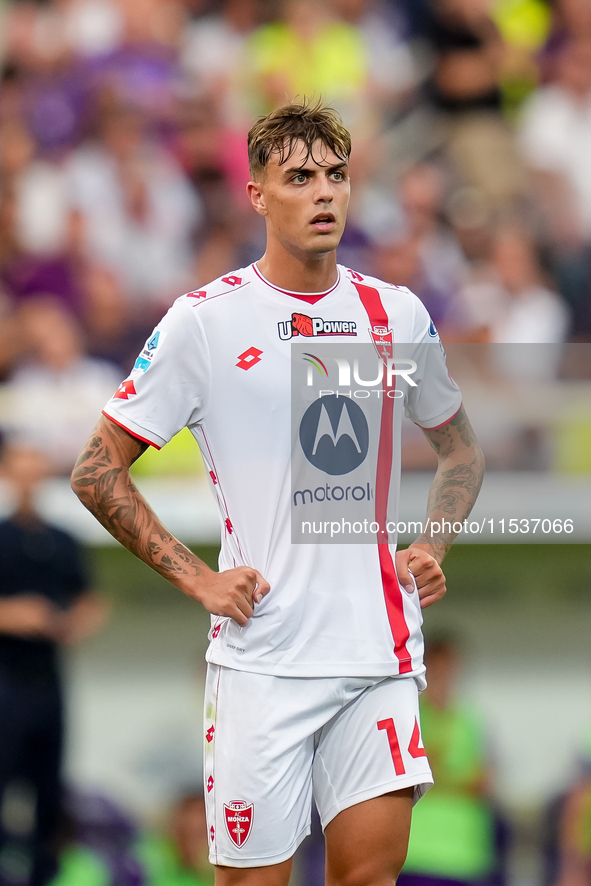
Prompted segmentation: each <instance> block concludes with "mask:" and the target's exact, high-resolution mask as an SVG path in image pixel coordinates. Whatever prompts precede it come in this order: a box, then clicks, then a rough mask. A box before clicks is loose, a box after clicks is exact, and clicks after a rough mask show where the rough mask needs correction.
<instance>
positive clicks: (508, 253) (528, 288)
mask: <svg viewBox="0 0 591 886" xmlns="http://www.w3.org/2000/svg"><path fill="white" fill-rule="evenodd" d="M482 277H483V278H484V279H482V278H481V279H480V280H479V281H478V282H476V281H473V282H472V283H471V284H468V285H466V287H465V288H464V291H463V297H464V302H463V304H464V308H465V311H466V314H465V316H464V318H463V321H464V324H465V326H467V327H468V328H470V327H472V328H483V327H484V328H486V329H487V330H488V332H487V335H486V337H487V340H488V341H491V342H496V343H501V342H505V343H508V344H511V343H522V344H525V343H530V344H534V343H546V344H550V343H557V342H562V341H564V340H565V338H566V336H567V333H568V328H569V312H568V309H567V308H566V306H565V304H564V302H563V300H562V299H561V298H560V296H559V295H558V294H557V293H556V292H554V291H552V290H551V289H550V288H549V287H548V286H547V285H546V284H545V280H544V277H543V274H542V270H541V268H540V265H539V262H538V258H537V255H536V251H535V247H534V244H533V243H532V241H531V239H530V238H529V237H528V235H527V234H525V233H524V232H522V231H520V230H518V229H514V230H511V229H510V228H509V229H505V230H501V231H500V232H499V233H498V234H497V236H496V238H495V240H494V241H493V244H492V250H491V264H490V266H489V269H488V280H486V277H485V274H484V271H483V272H482Z"/></svg>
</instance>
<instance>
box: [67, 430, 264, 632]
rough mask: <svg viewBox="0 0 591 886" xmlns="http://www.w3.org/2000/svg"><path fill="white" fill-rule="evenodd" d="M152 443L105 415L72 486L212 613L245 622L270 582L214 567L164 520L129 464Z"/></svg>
mask: <svg viewBox="0 0 591 886" xmlns="http://www.w3.org/2000/svg"><path fill="white" fill-rule="evenodd" d="M147 448H148V444H147V443H142V442H141V441H139V440H137V439H136V438H135V437H132V435H131V434H128V433H127V431H125V430H123V429H122V428H120V427H118V426H117V425H116V424H115V423H114V422H112V421H111V420H110V419H108V418H106V417H105V416H103V417H101V419H100V421H99V423H98V424H97V426H96V428H95V429H94V432H93V434H92V436H91V437H90V439H89V441H88V443H87V444H86V447H85V449H84V451H83V452H82V453H81V455H80V457H79V459H78V461H77V462H76V467H75V468H74V471H73V472H72V489H73V490H74V492H75V493H76V495H77V496H78V498H79V499H80V501H81V502H82V504H83V505H84V506H85V507H86V508H88V510H89V511H90V512H91V513H92V514H94V516H95V517H96V518H97V520H98V521H99V522H100V523H102V525H103V526H104V527H105V529H107V530H108V531H109V532H110V533H111V535H112V536H114V537H115V538H116V539H117V541H119V542H121V544H122V545H124V546H125V547H126V548H127V549H128V550H129V551H131V552H132V553H133V554H135V555H136V556H137V557H139V558H140V560H143V561H144V563H147V564H148V566H151V567H152V569H155V570H156V572H158V573H160V575H162V576H164V578H166V579H168V581H170V582H171V583H172V584H173V585H175V586H176V587H177V588H180V590H181V591H183V592H184V593H185V594H187V596H189V597H193V598H194V599H195V600H198V601H199V602H200V603H202V604H203V606H205V608H206V609H207V610H208V611H209V612H211V613H213V614H214V615H224V616H230V617H231V618H233V619H234V620H235V621H236V622H237V623H238V624H239V625H241V626H244V625H245V624H246V623H247V621H248V619H249V618H250V616H251V615H252V613H253V607H254V603H255V602H257V603H258V602H260V600H262V598H263V597H264V596H265V594H267V593H268V591H269V585H268V583H267V582H266V581H265V579H264V578H263V577H262V575H261V574H260V573H259V572H257V570H256V569H251V568H250V567H247V566H238V567H237V568H235V569H228V570H225V571H224V572H221V573H217V572H213V570H211V569H210V568H209V567H208V566H207V565H206V564H205V563H203V561H202V560H200V559H199V558H198V557H196V556H195V554H194V553H193V552H192V551H190V550H189V549H188V548H186V547H185V545H183V544H181V543H180V542H179V541H178V539H176V538H175V537H174V536H173V535H171V533H170V532H168V530H167V529H166V528H165V527H164V526H163V525H162V523H161V522H160V520H159V519H158V517H157V516H156V514H155V513H154V511H153V510H152V509H151V507H150V506H149V504H148V503H147V501H146V500H145V499H144V498H143V496H141V495H140V493H139V492H138V490H137V489H136V487H135V485H134V483H133V481H132V479H131V477H130V475H129V468H130V467H131V465H132V464H133V463H134V461H136V460H137V459H138V458H139V457H140V455H142V453H143V452H145V450H146V449H147Z"/></svg>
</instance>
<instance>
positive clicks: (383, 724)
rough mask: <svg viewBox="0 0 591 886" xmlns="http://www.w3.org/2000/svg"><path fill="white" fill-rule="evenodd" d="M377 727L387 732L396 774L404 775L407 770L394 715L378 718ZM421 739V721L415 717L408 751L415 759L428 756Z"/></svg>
mask: <svg viewBox="0 0 591 886" xmlns="http://www.w3.org/2000/svg"><path fill="white" fill-rule="evenodd" d="M377 727H378V729H384V730H385V732H386V736H387V738H388V742H389V744H390V753H391V754H392V762H393V763H394V771H395V772H396V775H404V774H405V773H406V770H405V768H404V763H403V760H402V754H401V753H400V744H399V742H398V735H397V734H396V727H395V726H394V720H393V719H392V717H388V719H387V720H378V722H377ZM420 741H421V730H420V729H419V721H418V720H417V719H416V718H415V728H414V729H413V731H412V735H411V737H410V743H409V745H408V753H409V754H410V755H411V757H414V759H415V760H416V759H417V758H418V757H426V756H427V754H426V751H425V748H424V747H422V746H421V744H420Z"/></svg>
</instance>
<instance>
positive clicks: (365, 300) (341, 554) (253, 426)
mask: <svg viewBox="0 0 591 886" xmlns="http://www.w3.org/2000/svg"><path fill="white" fill-rule="evenodd" d="M292 342H293V343H299V344H301V343H305V344H306V345H308V346H309V348H310V351H312V350H318V347H317V346H318V345H319V344H321V343H331V344H332V343H335V344H338V343H341V344H342V343H344V342H360V343H369V344H373V345H375V347H376V350H377V351H378V353H379V354H381V356H382V357H383V356H384V354H385V353H387V351H388V348H389V347H391V343H392V342H409V343H425V344H427V343H432V344H433V343H437V342H439V338H438V335H437V331H436V330H435V327H434V326H433V323H432V321H431V320H430V318H429V315H428V313H427V311H426V310H425V308H424V307H423V305H422V303H421V302H420V301H419V299H417V298H416V296H414V295H413V294H412V293H411V292H410V291H409V290H408V289H406V288H405V287H396V286H391V285H389V284H386V283H383V282H381V281H379V280H376V279H374V278H371V277H363V276H361V275H360V274H357V273H355V272H353V271H348V270H346V269H345V268H344V267H341V266H340V265H339V266H338V280H337V282H336V284H335V285H334V286H333V287H332V288H331V289H329V290H328V291H326V292H323V293H317V294H314V295H312V294H303V293H302V294H300V293H294V292H287V291H284V290H281V289H279V288H278V287H276V286H273V285H271V284H270V283H269V282H268V281H266V280H265V279H264V278H263V277H262V275H261V274H260V272H259V270H258V268H257V267H256V265H251V266H250V267H248V268H244V269H241V270H238V271H234V272H233V273H231V274H228V275H226V276H224V277H222V278H221V279H218V280H216V281H214V282H213V283H211V284H209V285H207V286H205V287H203V289H201V290H198V291H195V292H191V293H189V294H188V295H184V296H182V297H181V298H179V299H177V301H176V302H175V303H174V305H173V306H172V307H171V308H170V310H169V312H168V313H167V314H166V316H165V317H164V318H163V320H162V321H161V322H160V323H159V324H158V326H157V327H156V329H155V330H154V332H153V334H152V335H151V336H150V338H149V339H148V341H147V342H146V345H145V347H144V349H143V351H142V352H141V354H140V356H139V357H138V359H137V361H136V364H135V366H134V369H133V371H132V372H131V374H130V376H129V378H128V379H127V380H126V381H124V382H123V383H122V384H121V386H120V387H119V389H118V390H117V391H116V393H115V395H114V397H113V398H112V399H111V400H110V401H109V403H108V404H107V406H106V407H105V410H104V412H105V415H107V416H108V417H109V418H111V419H112V420H113V421H115V422H116V423H117V424H119V425H120V426H121V427H123V428H125V429H126V430H128V431H129V432H130V433H131V434H133V435H134V436H136V437H138V438H140V439H141V440H144V441H146V442H148V443H150V444H151V445H153V446H156V447H161V446H164V445H165V444H166V443H167V441H169V440H170V439H171V438H172V437H173V436H174V435H175V434H176V433H178V431H180V430H181V429H182V428H184V427H185V426H186V427H188V428H189V429H190V430H191V432H192V433H193V435H194V437H195V439H196V440H197V443H198V444H199V448H200V450H201V453H202V455H203V459H204V461H205V464H206V467H207V470H208V472H209V477H210V482H211V489H212V492H213V494H214V496H215V498H216V501H217V504H218V508H219V513H220V519H221V525H222V547H221V553H220V559H219V568H220V570H224V569H229V568H232V567H234V566H238V565H247V566H252V567H254V568H256V569H258V570H259V572H260V573H261V574H262V575H263V576H264V577H265V578H266V579H267V581H268V582H269V584H270V586H271V590H270V592H269V593H268V594H267V596H266V597H265V598H264V599H263V601H262V602H261V603H259V604H256V605H255V611H254V615H253V616H252V618H250V619H249V622H248V624H247V625H246V627H244V628H241V627H239V626H238V625H237V624H236V622H234V621H233V620H232V619H229V618H221V617H215V616H212V628H211V632H210V641H211V642H210V646H209V649H208V652H207V659H208V661H210V662H213V663H215V664H219V665H225V666H227V667H231V668H238V669H239V670H245V671H253V672H258V673H265V674H275V675H277V676H301V677H325V676H326V677H329V676H389V675H398V674H400V675H411V674H412V675H418V674H421V673H422V671H423V664H422V654H423V641H422V635H421V623H422V617H421V609H420V604H419V599H418V594H417V592H416V590H415V591H414V592H412V593H408V592H407V591H405V590H404V589H403V588H401V587H400V586H399V584H398V580H397V577H396V571H395V568H394V554H395V545H394V544H393V543H392V536H390V543H379V544H378V537H377V536H376V535H375V534H374V536H373V537H372V538H370V543H365V544H324V543H319V542H318V541H316V538H318V537H316V538H315V540H314V541H313V542H311V543H298V544H294V543H292V534H291V517H292V511H293V490H292V486H291V461H292V450H293V447H294V446H295V445H299V443H298V442H297V441H298V439H299V438H298V437H297V435H295V437H294V436H293V435H292V432H291V423H292V414H291V408H290V407H291V352H292V347H291V343H292ZM315 346H316V347H315ZM421 354H422V355H423V356H422V357H418V358H417V362H419V366H418V369H417V373H416V378H418V379H419V381H420V383H419V384H418V385H417V386H415V387H411V386H408V388H407V390H406V393H405V395H404V402H403V407H404V412H405V413H406V415H407V416H408V417H409V418H411V419H412V420H413V421H414V422H416V423H418V424H419V425H421V426H422V427H425V428H435V427H437V426H439V425H442V424H445V423H446V422H447V421H449V420H450V419H451V418H452V417H453V416H454V415H455V413H456V412H457V411H458V409H459V408H460V406H461V395H460V392H459V390H458V388H457V385H456V384H455V382H453V380H452V379H451V378H450V377H449V374H448V372H447V367H446V363H445V354H444V351H443V348H442V347H441V345H438V344H435V346H434V347H430V348H423V349H422V351H421ZM312 356H314V355H312ZM345 399H346V398H345ZM342 402H343V401H342ZM394 404H395V401H394V400H390V399H388V398H387V397H385V396H384V397H383V399H382V401H381V407H380V408H381V422H380V427H379V439H378V440H377V441H376V449H377V460H376V461H377V464H376V469H375V477H374V478H373V479H374V482H375V495H374V493H373V492H372V494H371V498H372V507H374V508H375V515H376V520H378V519H382V518H385V517H386V507H387V503H388V498H389V496H390V498H391V497H392V490H393V491H394V492H393V494H394V497H395V498H396V497H397V494H398V492H397V491H398V485H399V477H400V422H401V412H402V409H401V408H396V409H394ZM339 408H341V407H340V406H339ZM355 408H356V407H355ZM349 414H350V415H353V413H351V412H349V413H348V415H349ZM320 415H323V410H322V409H320ZM343 415H344V412H343ZM345 418H347V421H348V417H347V416H345ZM307 420H308V422H309V416H308V419H307ZM323 420H324V421H326V420H327V419H326V416H324V419H323ZM339 425H340V426H341V431H340V432H338V431H337V433H336V435H335V434H334V433H333V438H335V436H336V437H339V434H340V435H341V436H343V437H345V436H346V435H347V433H348V431H347V429H348V428H349V434H351V433H352V432H351V430H350V426H349V424H348V423H347V422H343V423H342V424H341V419H339ZM333 431H334V429H333ZM327 433H328V436H325V437H324V440H325V441H327V440H328V441H329V443H328V444H327V445H333V444H332V443H330V431H328V432H327ZM318 437H319V432H318V431H316V438H318ZM294 441H295V442H294ZM321 442H322V441H321ZM354 442H355V441H354ZM333 443H334V445H335V446H336V445H337V444H338V443H339V440H338V439H333ZM343 445H345V444H343ZM356 445H357V447H358V449H359V445H358V443H357V444H356ZM302 446H303V444H302ZM314 446H315V447H316V448H318V447H317V443H315V444H314ZM366 467H367V466H366ZM321 468H322V465H321V467H320V468H316V469H317V470H319V472H320V473H319V476H320V475H322V476H323V478H324V480H327V481H328V480H330V481H331V482H333V481H334V479H335V478H334V476H329V475H328V474H327V473H324V474H323V473H322V470H321ZM349 470H350V468H349V467H346V468H345V469H344V470H343V472H345V471H349ZM331 472H332V473H333V474H334V473H335V470H334V468H331ZM337 473H338V471H337ZM351 482H353V481H351ZM343 488H344V487H343ZM347 488H348V487H347ZM357 488H361V487H355V489H357ZM363 488H365V487H363ZM384 490H386V492H385V494H384ZM343 494H344V493H343V492H341V495H343ZM357 494H358V495H360V493H357ZM368 496H369V487H368ZM374 500H375V504H374ZM393 516H394V518H395V510H394V511H392V510H391V509H390V511H388V517H389V518H390V519H391V518H392V517H393ZM380 525H381V524H380Z"/></svg>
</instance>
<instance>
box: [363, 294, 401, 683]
mask: <svg viewBox="0 0 591 886" xmlns="http://www.w3.org/2000/svg"><path fill="white" fill-rule="evenodd" d="M353 286H354V287H355V289H356V290H357V292H358V293H359V298H360V299H361V302H362V304H363V307H364V308H365V310H366V311H367V316H368V317H369V322H370V325H371V327H372V329H373V327H374V326H384V327H385V328H386V329H388V327H389V320H388V314H387V313H386V310H385V308H384V306H383V304H382V300H381V298H380V294H379V292H378V291H377V289H373V288H372V287H371V286H365V285H364V284H363V283H356V282H355V281H353ZM383 390H384V385H383V384H382V391H383ZM393 433H394V398H393V397H384V396H383V397H382V418H381V423H380V439H379V443H378V466H377V471H376V522H377V524H378V525H379V526H382V527H383V529H382V530H381V531H380V532H379V533H378V554H379V558H380V570H381V573H382V585H383V588H384V599H385V601H386V611H387V613H388V620H389V622H390V628H391V630H392V636H393V638H394V654H395V655H396V658H397V659H398V662H399V670H400V673H401V674H408V673H409V672H410V671H412V661H411V657H410V653H409V651H408V648H407V645H406V644H407V642H408V639H409V637H410V631H409V629H408V625H407V623H406V619H405V617H404V606H403V599H402V591H401V589H400V585H399V583H398V577H397V575H396V570H395V568H394V561H393V560H392V554H391V552H390V548H389V546H388V533H387V532H386V528H385V527H386V521H387V518H388V494H389V492H390V478H391V476H392V456H393V445H394V441H393Z"/></svg>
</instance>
